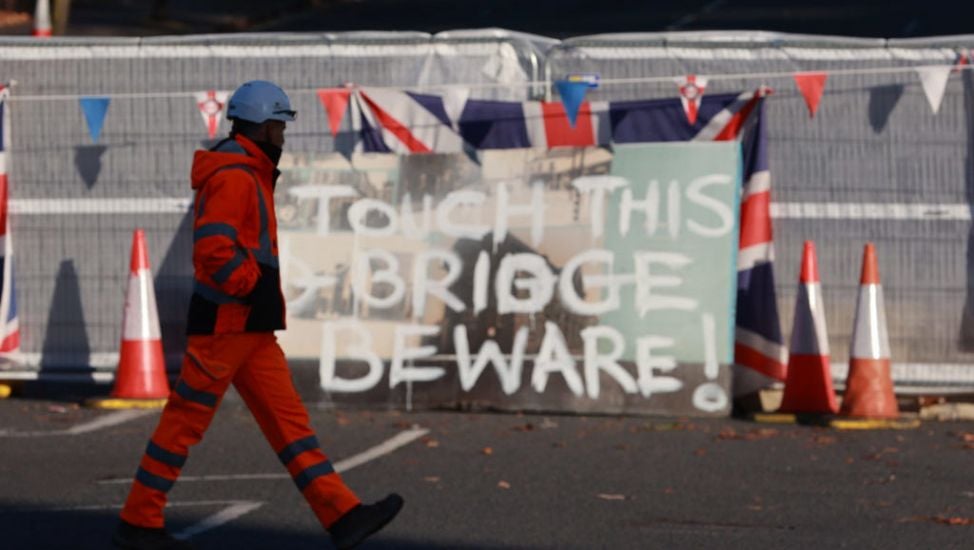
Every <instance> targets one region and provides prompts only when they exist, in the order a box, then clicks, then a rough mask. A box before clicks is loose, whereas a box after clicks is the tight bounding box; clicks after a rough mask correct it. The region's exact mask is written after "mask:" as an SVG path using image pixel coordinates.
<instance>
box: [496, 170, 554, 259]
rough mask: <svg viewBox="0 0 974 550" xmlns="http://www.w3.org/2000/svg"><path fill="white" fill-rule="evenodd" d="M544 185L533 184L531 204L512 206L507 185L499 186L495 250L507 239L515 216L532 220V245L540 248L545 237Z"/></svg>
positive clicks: (501, 184) (503, 183) (502, 183)
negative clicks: (510, 220)
mask: <svg viewBox="0 0 974 550" xmlns="http://www.w3.org/2000/svg"><path fill="white" fill-rule="evenodd" d="M544 213H545V203H544V184H542V183H540V182H536V183H533V184H531V202H530V203H528V204H511V192H510V189H508V186H507V183H505V182H501V183H499V184H497V205H496V211H495V212H494V248H495V249H496V248H497V245H498V244H500V243H502V242H504V239H506V238H507V228H508V223H507V222H508V220H509V219H510V218H513V217H514V216H529V217H530V218H531V245H532V246H538V245H539V244H541V239H542V237H543V236H544Z"/></svg>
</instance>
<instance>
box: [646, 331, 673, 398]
mask: <svg viewBox="0 0 974 550" xmlns="http://www.w3.org/2000/svg"><path fill="white" fill-rule="evenodd" d="M674 343H675V341H674V340H673V339H672V338H669V337H666V336H643V337H641V338H637V339H636V371H637V372H638V373H639V374H638V382H637V383H638V385H639V391H640V392H642V394H643V397H646V398H648V397H650V396H652V395H655V394H658V393H672V392H675V391H679V390H680V388H682V387H683V382H682V381H681V380H680V379H679V378H674V377H672V376H658V375H657V374H656V371H659V372H672V371H673V369H675V368H676V358H674V357H673V356H671V355H656V354H654V353H653V352H654V350H657V349H661V348H671V347H673V344H674Z"/></svg>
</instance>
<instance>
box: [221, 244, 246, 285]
mask: <svg viewBox="0 0 974 550" xmlns="http://www.w3.org/2000/svg"><path fill="white" fill-rule="evenodd" d="M245 259H247V254H246V253H245V252H244V251H243V250H240V249H239V248H238V249H237V251H236V253H235V254H234V255H233V257H232V258H230V260H229V261H227V263H225V264H223V266H222V267H221V268H220V269H218V270H217V271H216V273H214V274H213V280H214V281H216V282H218V283H220V284H223V283H224V282H226V280H227V279H229V278H230V275H232V274H233V272H234V271H236V270H237V268H238V267H240V264H242V263H243V262H244V260H245Z"/></svg>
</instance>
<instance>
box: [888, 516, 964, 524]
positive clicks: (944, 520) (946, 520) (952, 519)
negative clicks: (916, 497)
mask: <svg viewBox="0 0 974 550" xmlns="http://www.w3.org/2000/svg"><path fill="white" fill-rule="evenodd" d="M911 521H930V522H933V523H939V524H941V525H974V518H965V517H960V516H942V515H941V516H911V517H908V518H902V519H900V522H901V523H902V522H911Z"/></svg>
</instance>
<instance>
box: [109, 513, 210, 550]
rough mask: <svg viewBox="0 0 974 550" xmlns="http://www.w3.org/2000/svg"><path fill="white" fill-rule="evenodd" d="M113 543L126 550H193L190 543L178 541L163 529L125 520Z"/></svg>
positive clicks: (121, 521) (117, 530)
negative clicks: (134, 523) (141, 525)
mask: <svg viewBox="0 0 974 550" xmlns="http://www.w3.org/2000/svg"><path fill="white" fill-rule="evenodd" d="M112 543H113V544H114V545H115V547H116V548H122V549H124V550H193V547H192V546H191V545H190V544H189V543H188V542H184V541H181V540H176V539H175V538H173V536H172V535H170V534H169V533H168V532H166V530H165V529H162V528H161V527H160V528H152V527H139V526H138V525H132V524H131V523H129V522H127V521H125V520H120V521H119V523H118V528H117V529H115V535H114V536H112Z"/></svg>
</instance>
